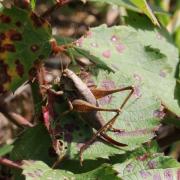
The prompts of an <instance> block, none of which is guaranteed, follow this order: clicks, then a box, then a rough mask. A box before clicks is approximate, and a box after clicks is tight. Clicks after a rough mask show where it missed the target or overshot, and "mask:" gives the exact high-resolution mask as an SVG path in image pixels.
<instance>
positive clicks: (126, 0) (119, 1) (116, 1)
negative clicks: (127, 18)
mask: <svg viewBox="0 0 180 180" xmlns="http://www.w3.org/2000/svg"><path fill="white" fill-rule="evenodd" d="M88 1H93V2H94V1H95V2H100V3H108V4H112V5H118V6H123V7H125V8H127V9H130V10H132V11H136V12H140V10H139V9H138V8H137V7H136V6H134V4H133V3H132V2H131V1H130V0H111V1H109V0H88Z"/></svg>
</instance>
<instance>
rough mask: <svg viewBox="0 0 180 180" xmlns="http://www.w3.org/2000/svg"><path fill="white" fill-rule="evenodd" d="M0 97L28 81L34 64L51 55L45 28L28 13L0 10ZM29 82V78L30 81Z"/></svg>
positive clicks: (34, 15)
mask: <svg viewBox="0 0 180 180" xmlns="http://www.w3.org/2000/svg"><path fill="white" fill-rule="evenodd" d="M0 24H1V25H0V64H1V66H0V70H1V72H3V73H1V75H0V94H1V93H4V92H6V91H9V90H11V91H15V90H16V89H17V88H18V87H19V86H20V85H21V84H23V83H24V82H25V81H26V80H28V79H29V74H30V72H31V70H32V69H34V66H35V64H36V62H38V61H39V60H42V58H40V57H43V59H44V58H46V57H47V56H48V55H49V54H50V51H51V47H50V44H49V40H50V38H51V28H50V26H49V24H48V23H47V22H46V21H45V20H43V19H41V18H39V17H38V16H37V15H36V14H34V13H33V12H31V11H27V10H23V9H20V8H17V7H12V8H11V9H6V8H2V9H0ZM31 78H32V77H31Z"/></svg>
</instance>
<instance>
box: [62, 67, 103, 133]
mask: <svg viewBox="0 0 180 180" xmlns="http://www.w3.org/2000/svg"><path fill="white" fill-rule="evenodd" d="M64 73H65V75H66V79H67V78H68V79H69V80H70V81H71V82H72V83H73V85H74V87H75V89H76V90H75V93H76V94H77V97H78V99H80V98H81V99H82V100H84V101H87V102H88V103H90V104H92V105H94V106H97V107H98V106H99V104H98V102H97V100H96V98H95V96H94V95H93V93H92V92H91V91H90V89H89V88H88V87H87V85H86V84H85V83H84V82H83V81H82V80H81V79H80V78H79V77H78V76H77V75H76V74H75V73H74V72H73V71H71V70H69V69H65V70H64ZM68 79H67V80H68ZM81 116H82V118H83V119H84V120H85V121H86V122H87V123H88V124H89V125H90V126H91V127H93V128H95V129H96V130H99V129H100V128H102V127H103V126H104V124H105V121H104V119H103V117H102V115H101V113H100V112H99V111H91V112H85V113H81Z"/></svg>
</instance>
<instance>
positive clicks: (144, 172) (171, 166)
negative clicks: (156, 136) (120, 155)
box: [114, 154, 180, 180]
mask: <svg viewBox="0 0 180 180" xmlns="http://www.w3.org/2000/svg"><path fill="white" fill-rule="evenodd" d="M114 169H116V170H117V172H118V177H121V178H122V179H124V180H130V179H133V180H136V179H137V180H141V179H142V180H144V179H148V180H151V179H178V178H179V171H180V163H178V162H177V161H176V160H175V159H172V158H171V157H166V156H163V155H161V154H144V155H141V156H138V157H136V158H132V159H129V160H128V161H125V162H124V163H121V164H116V165H114Z"/></svg>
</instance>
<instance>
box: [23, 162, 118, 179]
mask: <svg viewBox="0 0 180 180" xmlns="http://www.w3.org/2000/svg"><path fill="white" fill-rule="evenodd" d="M23 169H24V170H23V174H24V175H25V177H26V179H27V180H33V179H36V180H45V179H47V180H48V179H52V180H56V179H67V180H73V179H78V180H84V179H103V180H110V179H114V180H117V179H120V178H118V177H117V173H116V171H115V170H114V169H113V168H112V166H110V165H108V164H103V165H102V166H101V167H99V168H97V169H95V170H92V171H89V172H87V173H82V174H73V173H71V172H69V171H64V170H53V169H51V168H49V167H48V166H47V165H46V164H44V163H43V162H41V161H36V162H26V164H25V165H24V168H23Z"/></svg>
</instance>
